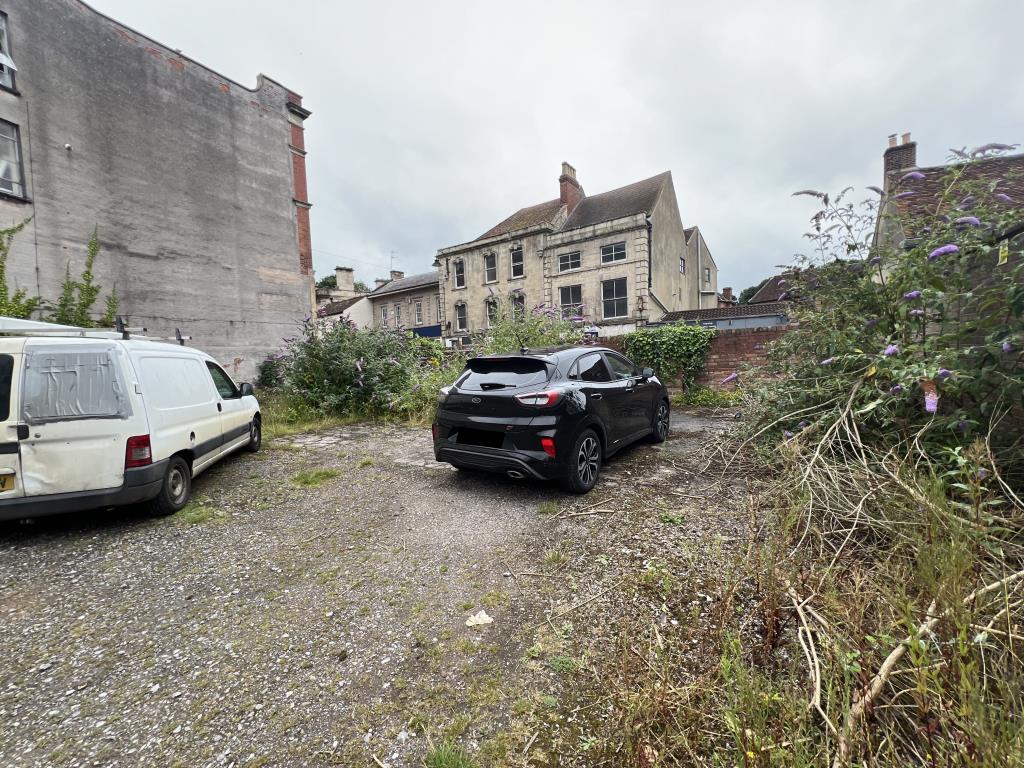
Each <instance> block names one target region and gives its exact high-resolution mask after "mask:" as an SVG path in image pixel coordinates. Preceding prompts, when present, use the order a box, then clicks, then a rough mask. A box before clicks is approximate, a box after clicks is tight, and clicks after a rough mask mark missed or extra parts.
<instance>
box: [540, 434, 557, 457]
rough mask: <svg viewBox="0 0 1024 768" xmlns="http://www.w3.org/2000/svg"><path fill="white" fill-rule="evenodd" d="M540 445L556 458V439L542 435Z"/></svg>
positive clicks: (545, 451)
mask: <svg viewBox="0 0 1024 768" xmlns="http://www.w3.org/2000/svg"><path fill="white" fill-rule="evenodd" d="M540 447H541V448H543V449H544V453H546V454H547V455H548V456H550V457H551V458H552V459H553V458H555V440H554V438H551V437H542V438H541V439H540Z"/></svg>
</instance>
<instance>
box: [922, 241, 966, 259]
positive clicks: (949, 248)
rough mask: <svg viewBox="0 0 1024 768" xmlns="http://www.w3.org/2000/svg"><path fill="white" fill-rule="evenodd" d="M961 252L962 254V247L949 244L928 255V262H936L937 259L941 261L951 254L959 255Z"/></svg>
mask: <svg viewBox="0 0 1024 768" xmlns="http://www.w3.org/2000/svg"><path fill="white" fill-rule="evenodd" d="M959 252H960V247H959V246H957V245H954V244H953V243H949V244H948V245H943V246H941V247H940V248H936V249H935V250H934V251H932V252H931V253H929V254H928V261H936V260H937V259H940V258H941V257H943V256H946V255H948V254H950V253H959Z"/></svg>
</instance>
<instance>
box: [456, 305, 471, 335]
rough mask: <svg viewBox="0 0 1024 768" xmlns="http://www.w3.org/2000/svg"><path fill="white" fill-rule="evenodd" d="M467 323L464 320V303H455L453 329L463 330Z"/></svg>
mask: <svg viewBox="0 0 1024 768" xmlns="http://www.w3.org/2000/svg"><path fill="white" fill-rule="evenodd" d="M468 327H469V325H468V323H467V322H466V305H465V304H463V303H462V302H459V303H458V304H456V305H455V330H457V331H464V330H466V328H468Z"/></svg>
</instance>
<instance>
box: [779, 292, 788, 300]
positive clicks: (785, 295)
mask: <svg viewBox="0 0 1024 768" xmlns="http://www.w3.org/2000/svg"><path fill="white" fill-rule="evenodd" d="M788 298H789V291H783V292H782V293H780V294H779V301H785V300H786V299H788Z"/></svg>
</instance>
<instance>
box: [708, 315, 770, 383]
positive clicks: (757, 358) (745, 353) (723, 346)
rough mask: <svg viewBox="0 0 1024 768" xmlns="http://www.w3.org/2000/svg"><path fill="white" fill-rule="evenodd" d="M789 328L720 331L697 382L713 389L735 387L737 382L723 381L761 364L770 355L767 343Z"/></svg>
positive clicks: (713, 341) (712, 342) (716, 335)
mask: <svg viewBox="0 0 1024 768" xmlns="http://www.w3.org/2000/svg"><path fill="white" fill-rule="evenodd" d="M789 329H790V326H788V325H776V326H773V327H771V328H736V329H733V330H720V331H718V333H716V334H715V338H714V339H712V340H711V348H710V349H709V350H708V354H707V357H706V358H705V362H704V372H703V373H702V374H701V375H700V376H699V377H698V379H697V383H698V384H700V385H703V386H707V387H711V388H713V389H732V388H734V387H735V386H736V384H735V383H730V384H722V379H724V378H726V377H727V376H728V375H729V374H731V373H740V372H741V371H742V369H743V368H746V367H749V366H757V365H760V364H762V363H763V362H764V361H765V359H766V358H767V354H768V346H769V344H771V343H772V342H773V341H775V339H777V338H779V337H780V336H782V334H784V333H786V331H788V330H789Z"/></svg>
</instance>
